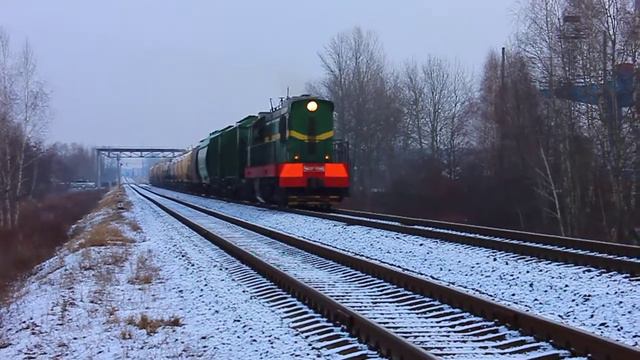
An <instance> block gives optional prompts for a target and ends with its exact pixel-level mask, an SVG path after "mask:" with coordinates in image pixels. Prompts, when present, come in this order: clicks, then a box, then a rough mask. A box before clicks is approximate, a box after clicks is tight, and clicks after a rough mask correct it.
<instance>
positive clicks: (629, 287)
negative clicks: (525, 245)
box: [153, 188, 640, 347]
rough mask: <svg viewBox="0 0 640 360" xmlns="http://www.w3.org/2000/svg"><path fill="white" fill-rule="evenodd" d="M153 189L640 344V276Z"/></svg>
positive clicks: (595, 331) (555, 318)
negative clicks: (631, 276)
mask: <svg viewBox="0 0 640 360" xmlns="http://www.w3.org/2000/svg"><path fill="white" fill-rule="evenodd" d="M153 189H154V190H155V191H159V192H164V193H167V194H169V195H172V196H178V197H180V198H182V199H184V200H188V201H191V202H193V203H196V204H200V205H202V206H206V207H210V208H212V209H215V210H219V211H222V212H224V213H226V214H229V215H233V216H236V217H239V218H242V219H246V220H250V221H252V222H254V223H257V224H261V225H264V226H268V227H271V228H274V229H277V230H281V231H284V232H288V233H290V234H293V235H296V236H300V237H303V238H306V239H309V240H313V241H317V242H320V243H323V244H327V245H331V246H334V247H336V248H339V249H342V250H346V251H349V252H352V253H355V254H360V255H363V256H366V257H369V258H372V259H376V260H379V261H381V262H385V263H388V264H394V265H397V266H400V267H402V268H404V269H407V270H410V271H412V272H416V273H419V274H421V275H425V276H427V277H429V278H432V279H435V280H438V281H442V282H445V283H449V284H453V285H456V286H458V287H461V288H465V289H467V290H468V291H470V292H472V293H476V294H481V295H485V296H488V297H490V298H492V299H493V300H495V301H498V302H500V303H503V304H506V305H511V306H515V307H517V308H520V309H524V310H527V311H531V312H533V313H536V314H539V315H542V316H546V317H548V318H551V319H554V320H557V321H560V322H562V323H566V324H569V325H572V326H575V327H579V328H582V329H585V330H587V331H590V332H593V333H595V334H598V335H601V336H605V337H609V338H612V339H616V340H618V341H621V342H624V343H626V344H629V345H632V346H636V347H639V346H640V281H637V280H636V281H633V280H629V277H628V276H626V275H622V274H617V273H607V272H603V271H595V270H592V269H588V268H584V267H578V266H570V265H562V264H558V263H553V262H549V261H540V260H539V259H535V258H527V257H521V256H507V254H506V253H504V252H500V251H495V250H490V249H484V248H474V247H471V246H467V245H462V244H455V243H450V242H446V241H440V240H436V239H429V238H423V237H419V236H411V235H404V234H398V233H394V232H390V231H385V230H377V229H371V228H366V227H362V226H352V225H346V224H344V223H340V222H335V221H329V220H324V219H318V218H313V217H308V216H302V215H296V214H291V213H285V212H279V211H274V210H267V209H260V208H255V207H250V206H245V205H238V204H233V203H227V202H224V201H218V200H214V199H207V198H202V197H197V196H192V195H187V194H179V193H175V192H171V191H167V190H163V189H158V188H153Z"/></svg>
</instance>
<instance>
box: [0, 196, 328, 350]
mask: <svg viewBox="0 0 640 360" xmlns="http://www.w3.org/2000/svg"><path fill="white" fill-rule="evenodd" d="M73 234H74V237H73V239H72V240H71V241H70V242H69V243H68V244H66V245H65V246H64V247H63V248H62V249H60V250H59V251H58V253H57V255H56V256H55V257H54V258H52V259H50V260H48V261H46V262H45V263H43V264H41V265H39V266H38V267H37V269H36V270H35V271H34V273H33V275H32V276H30V277H29V278H28V279H26V280H25V282H24V283H23V284H21V285H19V286H18V288H19V290H17V291H16V294H15V296H14V297H13V299H12V300H11V301H10V302H9V303H8V304H5V305H3V306H2V307H0V359H14V358H36V357H37V358H57V357H65V358H66V357H69V358H104V359H112V358H144V359H149V358H170V357H177V358H185V357H203V358H220V359H227V358H228V359H231V358H234V359H240V358H242V359H249V358H251V359H287V358H292V359H293V358H319V357H321V355H320V353H319V352H318V351H317V350H316V349H314V348H313V347H312V346H311V345H310V344H309V343H308V342H306V341H305V340H304V339H303V338H302V337H300V336H299V335H298V334H297V333H296V332H295V331H294V330H293V329H291V328H290V327H289V326H288V325H287V324H286V323H285V322H284V321H283V320H282V319H281V318H280V317H279V316H278V315H277V314H276V313H274V311H273V309H271V308H269V307H267V306H266V305H265V304H264V303H262V302H260V301H259V300H257V299H255V298H252V297H251V296H250V294H249V293H248V292H247V291H246V289H244V288H243V286H242V285H240V284H239V283H237V282H235V281H233V280H232V279H231V277H230V275H229V273H228V272H227V271H226V269H225V268H224V267H223V266H222V265H221V263H223V261H222V260H228V255H226V254H225V253H224V252H222V251H221V250H219V249H218V248H216V247H214V246H213V245H211V244H210V243H208V242H206V241H204V240H203V239H202V238H200V237H199V236H197V235H195V234H194V233H193V232H191V231H190V230H188V229H187V228H185V227H184V226H183V225H181V224H179V223H178V222H177V221H175V220H174V219H172V218H170V217H168V216H167V215H165V214H164V213H162V212H161V211H160V210H158V209H156V208H155V207H152V206H151V205H150V204H149V203H147V202H146V201H144V200H142V199H141V198H140V197H139V196H137V195H136V194H134V193H132V192H131V191H127V193H126V194H125V193H124V192H122V191H121V192H111V193H109V194H108V195H107V197H106V198H105V199H103V201H102V202H101V204H100V208H99V209H98V210H97V211H95V212H94V213H92V214H90V215H88V216H87V217H85V218H84V219H83V220H82V221H81V222H80V223H79V224H78V225H76V227H75V228H74V229H73Z"/></svg>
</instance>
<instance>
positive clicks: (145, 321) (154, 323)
mask: <svg viewBox="0 0 640 360" xmlns="http://www.w3.org/2000/svg"><path fill="white" fill-rule="evenodd" d="M127 325H131V326H135V327H137V328H138V329H140V330H145V331H146V332H147V335H153V334H155V333H157V332H158V329H159V328H161V327H163V326H172V327H177V326H182V325H183V324H182V319H181V318H180V317H178V316H176V315H173V316H171V317H170V318H169V319H167V320H165V319H164V318H160V319H152V318H150V317H149V316H148V315H147V314H142V315H140V317H139V318H138V319H136V318H135V317H133V316H130V317H129V318H127Z"/></svg>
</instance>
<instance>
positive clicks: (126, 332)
mask: <svg viewBox="0 0 640 360" xmlns="http://www.w3.org/2000/svg"><path fill="white" fill-rule="evenodd" d="M120 338H121V339H122V340H131V338H133V335H132V334H131V331H129V329H123V330H122V331H120Z"/></svg>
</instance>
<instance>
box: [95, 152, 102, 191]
mask: <svg viewBox="0 0 640 360" xmlns="http://www.w3.org/2000/svg"><path fill="white" fill-rule="evenodd" d="M101 155H102V153H101V152H100V150H96V167H97V170H98V176H97V179H96V182H97V184H96V186H97V187H98V189H100V188H101V187H102V156H101Z"/></svg>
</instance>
